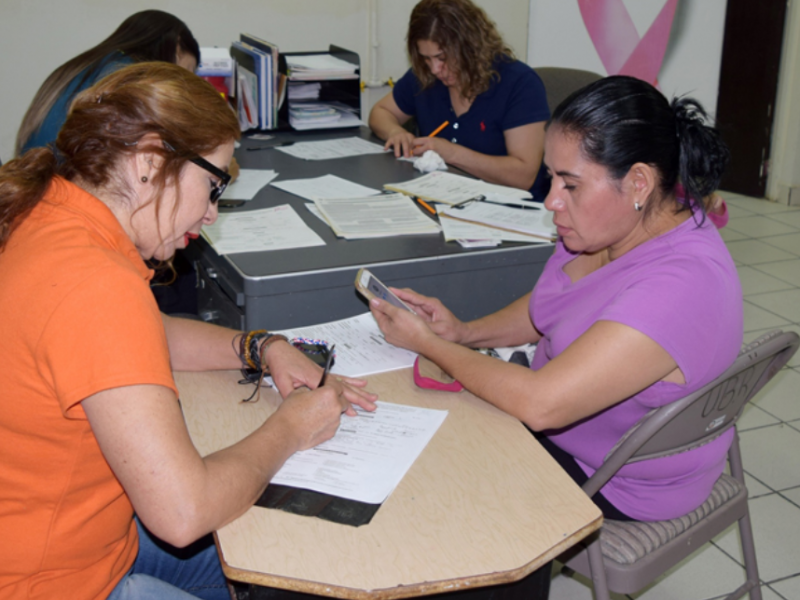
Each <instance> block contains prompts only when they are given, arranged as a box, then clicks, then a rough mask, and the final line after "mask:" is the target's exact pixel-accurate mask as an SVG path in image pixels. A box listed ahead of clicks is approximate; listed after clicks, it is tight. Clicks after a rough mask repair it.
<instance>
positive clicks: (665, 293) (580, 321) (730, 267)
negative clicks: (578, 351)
mask: <svg viewBox="0 0 800 600" xmlns="http://www.w3.org/2000/svg"><path fill="white" fill-rule="evenodd" d="M576 256H577V255H576V254H574V253H571V252H570V251H569V250H567V249H566V248H565V247H564V245H563V244H562V242H561V240H559V241H558V244H557V246H556V251H555V253H554V255H553V256H552V257H551V258H550V260H549V261H548V263H547V265H546V266H545V269H544V272H543V274H542V276H541V277H540V278H539V281H538V283H537V284H536V287H535V288H534V290H533V295H532V296H531V304H530V312H531V318H532V319H533V323H534V324H535V325H536V328H537V329H538V330H539V331H540V332H541V333H542V334H543V337H542V339H541V341H540V342H539V345H538V347H537V349H536V355H535V356H534V359H533V363H532V365H531V368H532V369H534V370H537V369H541V368H542V367H543V366H544V365H545V364H547V362H549V361H550V360H552V359H553V358H555V357H556V356H558V355H559V354H560V353H561V352H563V351H564V350H565V349H566V348H567V347H568V346H569V345H570V344H571V343H572V342H573V341H575V340H576V339H577V338H578V337H580V336H581V335H582V334H583V333H584V332H586V331H587V330H588V329H589V328H590V327H591V326H592V325H593V324H594V323H596V322H598V321H615V322H618V323H622V324H624V325H627V326H629V327H632V328H634V329H636V330H637V331H640V332H642V333H644V334H645V335H647V336H648V337H650V338H651V339H652V340H654V341H656V342H657V343H658V344H659V345H660V346H661V347H662V348H664V349H665V350H666V351H667V352H668V353H669V354H670V356H672V358H673V359H674V360H675V362H676V363H677V364H678V367H679V368H680V370H681V372H682V373H683V376H684V378H685V379H686V383H685V384H683V385H679V384H675V383H667V382H663V381H660V382H657V383H655V384H653V385H651V386H650V387H649V388H647V389H645V390H643V391H642V392H640V393H638V394H636V395H634V396H632V397H630V398H628V399H626V400H624V401H622V402H620V403H619V404H616V405H614V406H613V407H611V408H608V409H606V410H604V411H601V412H600V413H598V414H596V415H594V416H592V417H589V418H587V419H584V420H582V421H579V422H577V423H574V424H572V425H570V426H567V427H565V428H563V429H560V430H557V431H556V430H553V431H548V432H545V433H546V434H547V435H548V437H549V438H550V439H551V440H552V441H553V442H554V443H555V444H556V445H557V446H559V447H560V448H562V449H563V450H565V451H566V452H568V453H569V454H571V455H572V456H574V457H575V458H576V459H577V461H578V464H579V465H580V466H581V468H583V470H584V471H585V472H586V473H587V474H588V475H590V476H591V475H592V474H593V473H594V471H595V470H596V469H597V468H598V467H599V465H600V464H601V463H602V461H603V458H604V457H605V456H606V454H607V453H608V452H609V450H611V448H612V447H613V446H614V444H616V443H617V441H618V440H619V438H620V437H622V435H623V434H624V433H625V432H626V431H627V430H628V429H629V428H630V427H631V426H633V425H634V424H635V423H636V422H638V421H639V420H640V419H641V418H642V417H643V416H644V415H645V414H646V413H648V412H649V411H650V410H651V409H653V408H655V407H658V406H663V405H665V404H669V403H670V402H672V401H674V400H677V399H679V398H682V397H684V396H686V395H688V394H690V393H692V392H694V391H695V390H697V389H700V388H701V387H702V386H704V385H705V384H707V383H709V382H710V381H712V380H713V379H714V378H715V377H717V376H718V375H720V374H721V373H722V372H723V371H724V370H725V369H726V368H728V367H729V366H730V365H731V364H732V363H733V361H734V360H735V358H736V356H737V354H738V352H739V349H740V348H741V345H742V336H743V334H742V330H743V314H742V290H741V286H740V284H739V277H738V274H737V272H736V267H735V265H734V263H733V260H732V259H731V256H730V254H729V253H728V250H727V248H726V247H725V244H724V242H723V241H722V238H721V237H720V235H719V232H718V231H717V229H716V228H715V227H714V226H713V225H712V224H711V223H710V222H709V221H708V220H707V221H706V222H705V223H704V224H703V226H702V227H699V228H698V227H697V224H696V223H695V221H694V219H692V218H690V219H688V220H687V221H685V222H684V223H682V224H680V225H679V226H678V227H676V228H674V229H672V230H671V231H668V232H667V233H665V234H663V235H661V236H659V237H657V238H654V239H652V240H649V241H647V242H645V243H644V244H642V245H640V246H638V247H636V248H634V249H633V250H631V251H629V252H628V253H626V254H624V255H623V256H621V257H619V258H618V259H616V260H614V261H613V262H611V263H609V264H607V265H605V266H603V267H602V268H600V269H598V270H597V271H594V272H593V273H590V274H589V275H587V276H586V277H583V278H582V279H580V280H578V281H577V282H575V283H572V282H571V280H570V278H569V276H568V275H567V274H565V273H564V271H563V267H564V265H565V264H566V263H568V262H569V261H571V260H572V259H573V258H575V257H576ZM635 368H637V365H636V364H629V365H624V364H620V365H619V369H621V370H622V369H635ZM732 437H733V431H732V430H731V431H730V432H727V433H726V434H724V435H723V436H721V437H720V438H718V439H716V440H714V441H713V442H711V443H709V444H706V445H705V446H702V447H700V448H697V449H695V450H691V451H689V452H684V453H682V454H677V455H674V456H668V457H664V458H658V459H653V460H649V461H642V462H638V463H634V464H631V465H627V466H625V467H623V468H622V469H621V470H620V471H619V473H618V474H617V475H616V476H615V477H614V478H612V479H611V481H609V482H608V484H606V486H605V487H603V489H602V490H601V492H602V494H603V495H604V496H605V497H606V498H607V499H608V500H609V501H610V502H611V503H612V504H614V506H616V507H617V508H619V509H620V510H621V511H622V512H624V513H625V514H627V515H628V516H630V517H633V518H635V519H639V520H646V521H652V520H662V519H671V518H675V517H679V516H681V515H684V514H686V513H687V512H690V511H692V510H694V509H695V508H697V507H698V506H699V505H700V504H702V503H703V502H704V501H705V499H706V498H707V497H708V494H709V493H710V491H711V488H712V487H713V485H714V482H715V481H716V480H717V478H718V477H719V475H720V473H722V470H723V468H724V466H725V456H726V452H727V450H728V447H729V446H730V443H731V440H732Z"/></svg>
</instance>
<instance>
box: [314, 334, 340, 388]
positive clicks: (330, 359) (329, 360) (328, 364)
mask: <svg viewBox="0 0 800 600" xmlns="http://www.w3.org/2000/svg"><path fill="white" fill-rule="evenodd" d="M334 348H336V344H333V345H332V346H331V349H330V350H328V358H327V360H326V361H325V369H323V371H322V379H320V380H319V385H318V386H317V387H322V386H323V385H325V378H326V377H327V376H328V372H329V371H330V370H331V363H332V362H333V349H334Z"/></svg>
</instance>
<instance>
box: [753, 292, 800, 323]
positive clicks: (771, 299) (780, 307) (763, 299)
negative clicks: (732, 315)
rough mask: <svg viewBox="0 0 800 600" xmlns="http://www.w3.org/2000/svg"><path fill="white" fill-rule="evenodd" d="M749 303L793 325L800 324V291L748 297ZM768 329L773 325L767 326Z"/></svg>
mask: <svg viewBox="0 0 800 600" xmlns="http://www.w3.org/2000/svg"><path fill="white" fill-rule="evenodd" d="M747 302H748V303H750V304H754V305H756V306H758V307H760V308H763V309H764V310H768V311H769V312H771V313H774V314H776V315H778V316H779V317H783V318H784V319H786V320H787V321H791V322H792V323H800V289H793V290H783V291H780V292H769V293H767V294H757V295H753V296H748V297H747ZM746 322H747V321H746V320H745V323H746ZM767 327H771V325H767Z"/></svg>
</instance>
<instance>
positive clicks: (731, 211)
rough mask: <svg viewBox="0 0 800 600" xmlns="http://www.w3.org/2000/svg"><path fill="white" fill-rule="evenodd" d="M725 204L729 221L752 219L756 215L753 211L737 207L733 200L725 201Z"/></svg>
mask: <svg viewBox="0 0 800 600" xmlns="http://www.w3.org/2000/svg"><path fill="white" fill-rule="evenodd" d="M726 202H727V204H728V216H729V217H730V218H731V219H738V218H739V217H752V216H754V215H756V213H754V212H753V211H751V210H747V208H744V207H742V206H739V205H737V204H736V203H735V202H734V201H733V200H726Z"/></svg>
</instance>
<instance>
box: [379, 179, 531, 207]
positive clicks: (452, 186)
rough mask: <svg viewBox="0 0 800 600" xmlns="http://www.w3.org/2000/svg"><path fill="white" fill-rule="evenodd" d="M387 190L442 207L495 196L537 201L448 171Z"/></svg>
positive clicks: (524, 192)
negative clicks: (436, 203)
mask: <svg viewBox="0 0 800 600" xmlns="http://www.w3.org/2000/svg"><path fill="white" fill-rule="evenodd" d="M383 187H385V188H386V189H387V190H392V191H393V192H400V193H401V194H407V195H409V196H416V197H417V198H422V199H423V200H430V201H431V202H440V203H442V204H458V203H460V202H466V201H468V200H471V199H474V198H477V197H479V196H482V197H486V196H487V195H490V194H491V195H494V196H495V197H499V198H509V199H520V198H533V196H531V193H530V192H528V191H527V190H520V189H517V188H512V187H507V186H504V185H496V184H493V183H486V182H485V181H481V180H479V179H472V178H471V177H463V176H461V175H454V174H453V173H447V172H445V171H434V172H433V173H428V174H427V175H423V176H422V177H418V178H416V179H411V180H409V181H401V182H400V183H387V184H386V185H384V186H383Z"/></svg>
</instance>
